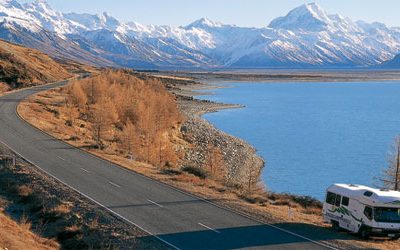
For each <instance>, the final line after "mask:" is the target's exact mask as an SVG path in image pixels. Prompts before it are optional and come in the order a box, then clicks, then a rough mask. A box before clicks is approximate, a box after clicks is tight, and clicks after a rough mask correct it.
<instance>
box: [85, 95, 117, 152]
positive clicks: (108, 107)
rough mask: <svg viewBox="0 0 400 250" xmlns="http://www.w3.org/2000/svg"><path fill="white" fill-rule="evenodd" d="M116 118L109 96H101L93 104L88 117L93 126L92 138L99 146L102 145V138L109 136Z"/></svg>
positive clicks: (101, 146)
mask: <svg viewBox="0 0 400 250" xmlns="http://www.w3.org/2000/svg"><path fill="white" fill-rule="evenodd" d="M117 118H118V117H117V112H116V110H115V106H114V104H113V102H112V100H111V99H110V98H103V99H101V100H99V102H98V103H95V104H94V105H93V109H92V110H91V113H90V119H91V122H92V127H93V139H94V141H95V142H96V144H97V146H98V147H99V148H103V147H104V144H103V139H105V138H104V137H106V136H109V134H110V132H111V131H112V130H113V123H115V122H116V121H117Z"/></svg>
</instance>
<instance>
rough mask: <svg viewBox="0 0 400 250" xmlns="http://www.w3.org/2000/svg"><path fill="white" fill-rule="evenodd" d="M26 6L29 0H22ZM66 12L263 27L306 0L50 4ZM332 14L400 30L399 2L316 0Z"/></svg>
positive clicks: (61, 0)
mask: <svg viewBox="0 0 400 250" xmlns="http://www.w3.org/2000/svg"><path fill="white" fill-rule="evenodd" d="M19 1H20V2H26V1H29V0H19ZM48 2H49V3H50V4H51V5H52V6H53V7H55V8H56V9H58V10H60V11H63V12H78V13H81V12H86V13H101V12H104V11H107V12H109V13H111V14H112V15H113V16H115V17H117V18H118V19H120V20H123V21H137V22H140V23H143V24H169V25H174V26H179V25H186V24H188V23H190V22H192V21H194V20H196V19H199V18H201V17H208V18H210V19H212V20H215V21H222V22H223V23H227V24H236V25H239V26H248V27H249V26H250V27H262V26H267V25H268V23H269V22H270V21H271V20H272V19H273V18H275V17H278V16H282V15H285V14H286V13H287V12H288V11H289V10H291V9H293V8H295V7H297V6H299V5H301V4H304V3H306V2H312V1H305V0H275V1H271V0H140V1H139V0H48ZM313 2H317V3H318V4H319V5H320V6H321V7H322V8H324V9H325V10H327V11H328V12H329V13H333V14H342V15H343V16H347V17H350V18H352V19H354V20H364V21H368V22H373V21H379V22H383V23H385V24H387V25H389V26H399V27H400V15H399V10H400V1H399V0H315V1H313Z"/></svg>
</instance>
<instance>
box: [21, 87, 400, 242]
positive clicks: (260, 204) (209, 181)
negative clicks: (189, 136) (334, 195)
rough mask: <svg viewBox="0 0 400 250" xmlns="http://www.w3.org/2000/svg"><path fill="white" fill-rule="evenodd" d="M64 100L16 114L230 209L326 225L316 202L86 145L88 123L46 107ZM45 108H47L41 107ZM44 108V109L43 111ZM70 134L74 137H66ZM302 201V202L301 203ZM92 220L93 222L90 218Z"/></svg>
mask: <svg viewBox="0 0 400 250" xmlns="http://www.w3.org/2000/svg"><path fill="white" fill-rule="evenodd" d="M63 99H65V97H64V96H63V93H62V92H61V91H59V90H51V91H47V92H44V93H40V94H39V95H36V96H33V97H32V98H31V99H30V101H29V102H25V103H22V104H21V105H20V106H19V107H18V112H19V114H20V115H21V116H22V117H24V118H25V119H26V120H27V121H28V122H30V123H31V124H33V125H34V126H36V127H38V128H40V129H42V130H44V131H46V132H47V133H49V134H51V135H53V136H54V137H56V138H59V139H62V140H64V141H67V142H68V143H70V144H71V145H74V146H76V147H80V148H83V149H84V150H86V151H88V152H90V153H92V154H94V155H97V156H98V157H100V158H104V159H107V160H109V161H111V162H114V163H116V164H119V165H121V166H123V167H125V168H127V169H131V170H133V171H136V172H138V173H141V174H143V175H146V176H149V177H151V178H154V179H157V180H159V181H161V182H164V183H167V184H169V185H172V186H175V187H177V188H180V189H183V190H186V191H188V192H190V193H193V194H196V195H198V196H201V197H203V198H207V199H210V200H214V201H216V202H217V203H221V204H223V205H225V206H228V207H230V208H233V209H238V210H240V211H242V212H246V213H249V214H252V215H255V216H257V217H258V218H260V219H265V220H269V221H270V220H271V218H272V219H273V220H274V221H276V222H296V223H306V224H313V225H317V226H320V227H329V226H330V225H327V224H324V223H323V221H322V216H321V209H320V208H319V207H318V205H316V204H313V203H312V202H311V203H307V202H302V201H299V200H296V199H297V198H294V197H292V196H290V195H278V194H268V193H267V192H265V191H264V190H263V189H262V188H258V189H257V190H255V191H254V192H253V193H252V194H251V195H250V194H247V193H246V192H244V191H240V190H239V189H237V188H234V187H227V186H226V185H225V184H224V183H222V182H221V181H220V180H219V179H217V178H205V179H202V178H200V177H198V176H196V175H193V174H190V173H188V172H185V171H182V170H181V169H176V168H165V169H160V168H159V167H156V166H153V165H150V164H146V163H143V162H138V161H134V160H129V159H127V158H126V157H124V156H121V155H119V154H117V152H115V151H112V150H111V151H110V150H100V149H94V148H89V147H87V146H88V145H90V142H88V141H87V140H86V139H85V134H87V133H90V131H88V130H87V128H88V127H89V125H88V124H86V123H84V122H83V123H82V124H80V126H79V127H78V128H76V127H72V126H68V125H66V124H65V117H64V118H63V116H62V115H60V116H56V115H54V112H49V111H48V110H52V109H56V110H57V108H58V106H59V105H58V103H60V101H61V100H63ZM45 107H47V108H45ZM46 110H47V111H46ZM71 137H76V138H74V140H70V139H71ZM303 203H304V204H303ZM94 223H95V221H94ZM344 242H346V243H350V244H353V245H356V246H360V247H373V248H377V249H400V243H399V242H398V241H377V240H370V241H361V240H357V239H355V240H346V241H344Z"/></svg>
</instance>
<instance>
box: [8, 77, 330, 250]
mask: <svg viewBox="0 0 400 250" xmlns="http://www.w3.org/2000/svg"><path fill="white" fill-rule="evenodd" d="M64 84H65V82H60V83H56V84H52V85H47V86H42V87H36V88H32V89H26V90H22V91H19V92H14V93H11V94H8V95H6V96H3V97H0V141H1V142H3V143H4V144H6V145H7V146H9V147H10V148H11V149H12V150H14V151H15V152H16V153H18V154H20V155H21V156H22V157H24V158H25V159H26V160H28V161H30V162H31V163H32V164H34V165H36V166H37V167H39V168H40V169H41V170H43V171H45V172H46V173H47V174H49V175H51V176H52V177H54V178H57V179H58V180H59V181H61V182H62V183H64V184H66V185H68V186H69V187H71V188H73V189H74V190H75V191H78V192H80V193H81V194H83V195H84V196H86V197H88V198H90V199H91V200H93V201H95V202H96V203H98V204H99V205H101V206H103V207H105V208H107V209H108V210H109V211H110V212H112V213H114V214H115V215H117V216H119V217H121V218H122V219H124V220H125V221H127V222H128V223H132V224H134V225H136V226H138V227H140V228H142V229H143V230H145V231H146V232H148V233H149V234H151V235H153V236H155V237H157V238H159V239H160V240H162V241H163V242H164V243H165V244H166V245H168V246H169V247H172V248H179V249H233V248H235V249H237V248H255V249H257V248H262V249H320V248H326V247H327V246H326V245H324V243H322V241H323V240H329V238H326V237H325V236H324V235H315V234H313V233H312V228H311V229H310V228H307V226H305V225H304V227H302V225H297V227H295V228H296V230H295V231H296V233H293V232H291V231H287V230H286V229H288V230H291V229H290V228H292V227H291V226H290V225H286V224H282V225H268V224H263V223H261V222H258V221H256V220H253V219H250V218H247V217H245V216H243V215H239V214H237V213H235V212H232V211H229V210H227V209H223V208H220V207H218V206H216V205H214V204H212V203H211V202H209V201H205V200H202V199H200V198H198V197H195V196H192V195H190V194H187V193H185V192H182V191H180V190H177V189H174V188H172V187H170V186H168V185H165V184H162V183H160V182H158V181H155V180H152V179H150V178H147V177H144V176H142V175H140V174H137V173H134V172H131V171H128V170H125V169H123V168H121V167H119V166H117V165H114V164H111V163H109V162H107V161H104V160H101V159H99V158H97V157H94V156H92V155H90V154H88V153H85V152H83V151H81V150H79V149H76V148H74V147H72V146H69V145H67V144H65V143H63V142H61V141H58V140H56V139H54V138H53V137H51V136H49V135H46V134H44V133H42V132H41V131H39V130H37V129H35V128H33V127H32V126H30V125H29V124H27V123H26V122H24V121H23V120H21V119H20V118H19V116H18V115H17V113H16V107H17V105H18V103H19V102H20V101H21V100H23V99H25V98H26V97H28V96H29V95H31V94H34V93H37V92H39V91H42V90H46V89H49V88H54V87H58V86H61V85H64ZM285 228H286V229H285ZM307 230H308V231H307ZM310 230H311V236H312V237H311V238H313V239H314V240H311V239H309V238H306V237H303V236H300V235H298V234H302V232H306V231H307V232H308V234H309V235H310V232H309V231H310ZM149 237H151V236H149Z"/></svg>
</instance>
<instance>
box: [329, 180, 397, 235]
mask: <svg viewBox="0 0 400 250" xmlns="http://www.w3.org/2000/svg"><path fill="white" fill-rule="evenodd" d="M323 217H324V221H325V222H326V223H331V224H332V227H333V228H335V229H337V230H338V229H346V230H348V231H350V232H354V233H359V234H360V235H361V237H363V238H368V237H369V236H385V237H390V238H394V239H398V238H400V192H398V191H390V190H382V189H375V188H370V187H366V186H361V185H353V184H334V185H332V186H330V187H329V188H328V189H327V192H326V198H325V202H324V206H323Z"/></svg>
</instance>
